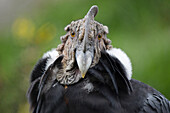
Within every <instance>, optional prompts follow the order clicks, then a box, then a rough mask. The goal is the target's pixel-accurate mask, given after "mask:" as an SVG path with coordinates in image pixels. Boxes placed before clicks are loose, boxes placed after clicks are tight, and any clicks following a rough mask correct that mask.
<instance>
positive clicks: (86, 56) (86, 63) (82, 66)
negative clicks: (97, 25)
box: [76, 51, 93, 78]
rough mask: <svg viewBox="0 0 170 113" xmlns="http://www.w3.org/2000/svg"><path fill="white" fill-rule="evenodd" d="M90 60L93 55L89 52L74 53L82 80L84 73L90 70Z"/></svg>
mask: <svg viewBox="0 0 170 113" xmlns="http://www.w3.org/2000/svg"><path fill="white" fill-rule="evenodd" d="M92 59H93V54H92V53H91V52H89V51H86V52H85V53H84V52H83V51H76V60H77V64H78V67H79V70H80V72H81V75H82V78H84V77H85V75H86V72H87V71H88V69H89V68H90V65H91V63H92Z"/></svg>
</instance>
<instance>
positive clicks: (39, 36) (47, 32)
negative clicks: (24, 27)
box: [35, 23, 56, 43]
mask: <svg viewBox="0 0 170 113" xmlns="http://www.w3.org/2000/svg"><path fill="white" fill-rule="evenodd" d="M55 35H56V27H55V26H54V25H52V24H49V23H47V24H44V25H42V26H41V27H40V28H39V29H38V31H37V33H36V36H35V38H36V39H35V42H36V43H41V42H46V41H49V40H52V39H53V38H54V37H55Z"/></svg>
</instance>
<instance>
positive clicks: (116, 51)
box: [107, 48, 132, 80]
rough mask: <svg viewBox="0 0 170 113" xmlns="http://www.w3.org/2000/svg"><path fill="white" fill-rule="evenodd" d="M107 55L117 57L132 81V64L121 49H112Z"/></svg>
mask: <svg viewBox="0 0 170 113" xmlns="http://www.w3.org/2000/svg"><path fill="white" fill-rule="evenodd" d="M107 53H108V54H109V55H111V56H114V57H116V58H117V59H118V60H119V61H120V62H121V63H122V64H123V66H124V68H125V71H126V74H127V78H128V79H129V80H130V79H131V77H132V64H131V61H130V59H129V57H128V56H127V55H126V53H125V52H124V51H122V50H121V49H120V48H112V49H110V50H107Z"/></svg>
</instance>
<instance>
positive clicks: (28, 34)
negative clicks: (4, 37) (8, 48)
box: [12, 18, 35, 41]
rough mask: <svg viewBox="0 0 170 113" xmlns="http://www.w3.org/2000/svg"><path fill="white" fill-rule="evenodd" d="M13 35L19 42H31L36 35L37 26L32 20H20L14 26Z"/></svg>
mask: <svg viewBox="0 0 170 113" xmlns="http://www.w3.org/2000/svg"><path fill="white" fill-rule="evenodd" d="M12 33H13V35H14V36H15V37H16V38H18V39H19V40H26V41H31V40H32V38H33V37H34V33H35V25H34V24H33V22H32V21H31V20H28V19H26V18H18V19H16V20H15V22H14V24H13V25H12Z"/></svg>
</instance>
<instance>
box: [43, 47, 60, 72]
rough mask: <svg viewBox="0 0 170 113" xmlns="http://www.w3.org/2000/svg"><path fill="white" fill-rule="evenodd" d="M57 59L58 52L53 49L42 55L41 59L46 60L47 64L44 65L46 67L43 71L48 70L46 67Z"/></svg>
mask: <svg viewBox="0 0 170 113" xmlns="http://www.w3.org/2000/svg"><path fill="white" fill-rule="evenodd" d="M58 57H59V54H58V52H57V51H56V49H55V48H53V49H51V50H50V51H48V52H46V53H44V55H43V57H42V58H43V59H44V58H48V59H47V63H46V67H45V70H47V69H48V67H49V66H50V65H51V64H52V63H53V62H54V61H55V60H56V59H57V58H58Z"/></svg>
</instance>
